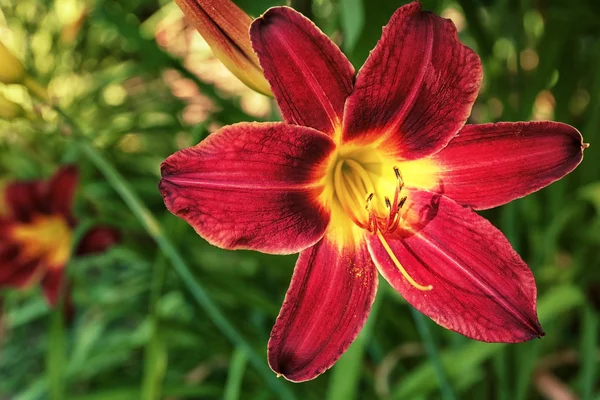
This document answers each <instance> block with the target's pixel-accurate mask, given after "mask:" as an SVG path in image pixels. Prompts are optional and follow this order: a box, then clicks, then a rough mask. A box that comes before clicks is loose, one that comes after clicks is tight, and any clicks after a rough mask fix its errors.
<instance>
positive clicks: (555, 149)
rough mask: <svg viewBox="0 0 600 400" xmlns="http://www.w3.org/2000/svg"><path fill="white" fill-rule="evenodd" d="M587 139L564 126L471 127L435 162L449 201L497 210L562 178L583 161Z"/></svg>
mask: <svg viewBox="0 0 600 400" xmlns="http://www.w3.org/2000/svg"><path fill="white" fill-rule="evenodd" d="M583 148H584V147H583V141H582V138H581V134H580V133H579V132H578V131H577V130H576V129H575V128H573V127H572V126H569V125H566V124H561V123H558V122H546V121H544V122H516V123H513V122H503V123H498V124H485V125H467V126H465V127H464V128H463V129H462V130H461V131H460V133H459V134H458V136H456V137H455V138H454V139H452V140H451V141H450V143H449V144H448V146H447V147H446V148H444V149H443V150H442V151H440V152H439V153H437V154H436V155H434V156H433V159H434V160H435V161H436V163H437V164H438V165H439V168H440V175H439V179H441V181H442V182H443V187H444V195H445V196H448V197H450V198H452V199H454V200H455V201H456V202H458V203H460V204H463V205H468V206H470V207H473V208H475V209H486V208H492V207H496V206H499V205H502V204H505V203H508V202H509V201H511V200H514V199H517V198H519V197H523V196H525V195H527V194H529V193H531V192H534V191H536V190H539V189H541V188H543V187H544V186H547V185H549V184H550V183H552V182H554V181H556V180H558V179H560V178H562V177H563V176H565V175H566V174H568V173H569V172H571V171H572V170H573V169H574V168H575V167H576V166H577V165H579V163H580V162H581V160H582V158H583Z"/></svg>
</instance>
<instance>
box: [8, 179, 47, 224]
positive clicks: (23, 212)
mask: <svg viewBox="0 0 600 400" xmlns="http://www.w3.org/2000/svg"><path fill="white" fill-rule="evenodd" d="M4 195H5V200H6V206H7V208H8V216H10V217H12V218H14V219H16V220H17V221H20V222H31V220H32V218H33V217H34V216H35V215H39V214H47V213H48V212H49V211H50V205H49V204H48V201H47V199H46V185H45V182H43V181H15V182H10V183H9V184H7V185H6V188H5V192H4Z"/></svg>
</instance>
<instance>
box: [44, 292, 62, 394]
mask: <svg viewBox="0 0 600 400" xmlns="http://www.w3.org/2000/svg"><path fill="white" fill-rule="evenodd" d="M63 308H64V307H63V304H62V301H60V302H59V303H58V304H57V305H56V307H55V309H54V310H52V312H51V313H50V321H49V322H50V329H49V331H50V334H49V336H48V345H47V348H46V371H47V374H48V384H49V390H50V399H52V400H62V399H64V398H65V396H64V394H65V388H64V382H65V380H64V377H65V373H64V372H65V364H66V359H65V358H66V357H65V324H64V318H63Z"/></svg>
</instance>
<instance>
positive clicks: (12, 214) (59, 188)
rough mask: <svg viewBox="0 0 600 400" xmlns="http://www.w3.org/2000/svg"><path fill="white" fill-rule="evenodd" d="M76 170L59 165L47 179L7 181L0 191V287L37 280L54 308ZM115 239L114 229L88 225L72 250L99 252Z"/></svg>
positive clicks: (66, 251) (67, 250) (67, 245)
mask: <svg viewBox="0 0 600 400" xmlns="http://www.w3.org/2000/svg"><path fill="white" fill-rule="evenodd" d="M77 177H78V173H77V169H76V168H75V167H74V166H67V167H63V168H60V169H59V170H58V171H57V172H56V173H55V174H54V176H53V177H52V178H50V179H49V180H48V181H41V180H39V181H26V182H22V181H18V182H10V183H8V184H7V185H6V186H5V187H4V190H3V191H2V193H0V204H3V205H4V207H1V208H0V211H1V212H0V288H4V287H16V288H21V289H22V288H27V287H30V286H31V285H34V284H37V283H39V284H40V285H41V286H42V289H43V291H44V295H45V297H46V300H47V302H48V304H50V305H51V306H55V305H56V304H57V302H58V300H59V298H60V297H59V296H60V293H61V291H62V290H63V287H64V285H65V284H66V283H65V277H64V269H65V266H66V265H67V262H68V261H69V259H70V254H71V244H72V243H71V242H72V233H73V228H74V227H75V226H76V225H77V220H76V219H75V217H74V216H73V214H72V208H73V197H74V194H75V189H76V186H77ZM118 240H119V234H118V232H117V231H116V230H114V229H112V228H109V227H105V226H97V227H94V228H92V229H90V230H89V231H88V232H87V233H86V234H85V235H84V237H83V238H82V239H81V241H80V242H79V244H78V247H77V249H75V253H76V254H89V253H95V252H102V251H104V250H106V249H107V248H108V247H110V246H111V245H113V244H114V243H116V242H117V241H118Z"/></svg>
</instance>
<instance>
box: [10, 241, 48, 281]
mask: <svg viewBox="0 0 600 400" xmlns="http://www.w3.org/2000/svg"><path fill="white" fill-rule="evenodd" d="M44 268H45V266H44V264H43V263H42V262H41V261H40V260H39V259H31V260H23V259H22V258H21V249H20V248H19V247H18V246H17V245H15V244H10V243H6V244H2V245H0V288H3V287H13V288H23V287H25V286H28V285H29V284H31V283H32V282H34V281H35V279H36V278H39V277H40V276H41V274H42V272H43V271H42V270H43V269H44Z"/></svg>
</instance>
